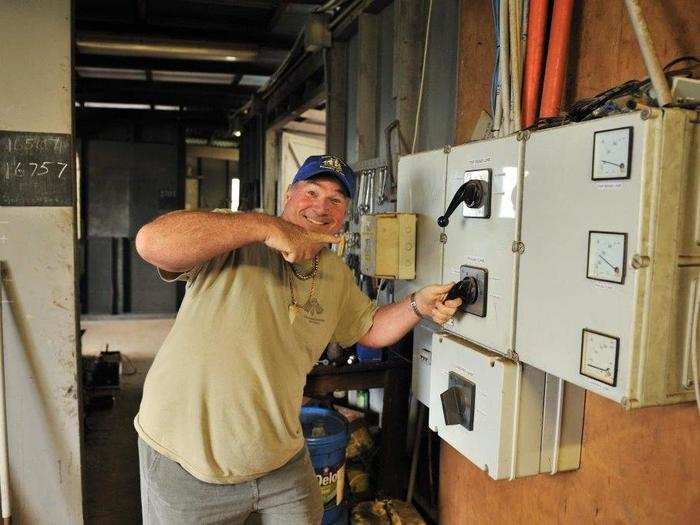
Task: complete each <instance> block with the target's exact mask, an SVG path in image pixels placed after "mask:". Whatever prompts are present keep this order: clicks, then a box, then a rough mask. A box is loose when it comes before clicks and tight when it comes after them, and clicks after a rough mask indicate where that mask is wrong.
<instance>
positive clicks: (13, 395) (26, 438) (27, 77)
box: [0, 0, 83, 525]
mask: <svg viewBox="0 0 700 525" xmlns="http://www.w3.org/2000/svg"><path fill="white" fill-rule="evenodd" d="M71 38H72V36H71V1H70V0H8V1H4V2H2V15H1V16H0V50H1V51H0V54H1V55H2V75H0V93H2V103H1V104H0V137H5V142H6V144H5V145H4V146H3V144H0V160H2V159H4V160H2V163H6V162H7V159H8V158H12V157H11V155H12V151H10V148H11V146H12V145H11V144H10V143H9V142H8V140H9V139H8V138H7V137H8V135H7V134H6V133H5V134H4V135H3V134H2V132H6V131H13V132H23V133H24V132H34V133H51V134H62V135H63V139H64V141H63V143H62V144H63V146H62V148H63V149H62V151H60V152H59V153H60V154H62V155H64V158H65V159H72V155H73V153H72V147H71V142H72V141H71V136H72V132H73V125H72V113H73V100H72V91H73V89H72V80H71V77H72V63H71ZM17 136H20V135H15V137H17ZM21 137H23V140H25V141H27V137H30V138H29V141H28V142H26V144H29V145H31V144H36V143H35V142H32V140H34V139H32V138H31V137H32V136H30V135H21ZM33 137H35V138H36V140H41V137H42V136H39V135H35V136H33ZM2 140H3V139H2V138H0V141H2ZM3 147H5V149H4V150H3ZM26 147H34V146H26ZM56 148H59V143H58V142H57V143H56ZM59 149H60V148H59ZM3 151H4V153H3ZM56 151H58V150H56ZM56 151H54V152H53V153H54V154H56ZM35 153H36V155H35V157H36V159H34V161H36V160H37V159H38V161H39V162H42V159H43V155H44V153H45V151H44V150H42V149H41V148H38V147H37V148H35ZM33 154H34V153H32V155H33ZM3 155H4V157H3ZM27 155H28V156H27V157H26V158H25V159H24V162H25V163H26V164H27V165H26V166H24V165H23V166H21V167H20V168H19V170H20V171H22V170H25V171H23V172H22V173H23V175H22V176H23V177H24V179H23V182H22V184H21V185H20V184H16V185H15V186H13V187H8V186H5V187H4V188H3V190H2V191H3V192H4V193H5V195H4V196H3V195H0V200H2V198H8V199H9V198H11V199H13V200H12V205H9V206H8V205H6V206H2V207H0V260H1V261H3V279H2V284H3V299H4V301H3V303H2V314H3V315H2V319H3V323H2V324H3V326H2V330H3V335H4V338H3V340H4V352H5V378H6V381H5V382H6V399H7V417H8V426H7V428H8V439H9V445H8V449H9V458H10V488H11V491H12V497H11V508H12V521H13V522H15V523H33V524H43V523H46V524H71V525H72V524H76V523H82V522H83V508H82V487H81V481H82V460H81V424H80V422H81V409H80V388H79V381H78V370H79V367H78V360H79V341H78V337H77V326H78V314H77V308H76V306H77V304H76V295H77V294H76V266H75V249H76V240H75V235H76V234H75V229H76V226H75V170H74V163H73V162H71V161H70V160H68V164H67V165H66V166H62V164H56V163H47V164H45V166H46V168H47V170H55V169H56V168H57V167H60V168H61V170H62V171H61V172H60V176H59V175H57V174H55V173H53V172H51V173H52V175H46V177H47V179H46V180H48V179H49V177H50V176H53V177H55V178H54V179H52V180H53V183H52V184H48V183H47V185H44V186H43V188H42V186H41V184H39V183H38V182H37V179H36V178H34V180H33V181H32V180H31V178H28V177H29V175H28V174H29V173H30V172H32V170H34V166H32V165H31V164H30V162H32V159H33V158H34V157H32V156H31V155H29V154H27ZM49 160H52V161H55V160H56V158H51V159H48V158H46V159H44V160H43V161H46V162H48V161H49ZM2 163H0V166H1V165H2ZM6 168H7V166H4V167H3V169H6ZM63 168H65V169H63ZM27 170H28V171H27ZM41 172H42V170H41V168H38V169H37V173H35V175H37V177H38V176H39V174H40V173H41ZM3 173H4V174H6V173H5V172H3ZM59 189H60V190H61V191H60V192H59V191H58V190H59ZM32 200H34V201H35V202H33V203H32V205H28V202H30V201H32ZM5 202H7V201H5Z"/></svg>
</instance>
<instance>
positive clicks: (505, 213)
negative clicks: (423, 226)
mask: <svg viewBox="0 0 700 525" xmlns="http://www.w3.org/2000/svg"><path fill="white" fill-rule="evenodd" d="M521 150H522V147H521V144H520V143H519V142H518V140H517V139H516V138H515V137H508V138H503V139H497V140H487V141H482V142H472V143H469V144H464V145H462V146H458V147H455V148H452V150H451V151H450V153H449V155H448V158H447V180H446V201H447V202H448V203H449V206H448V208H447V209H446V210H445V211H442V212H440V216H441V217H440V221H438V222H443V224H444V225H445V236H446V242H445V245H444V255H443V270H442V274H443V282H445V283H447V282H464V283H467V282H469V283H471V291H472V294H473V297H471V299H470V298H469V297H470V296H469V294H462V302H463V304H462V307H460V311H459V312H458V314H457V315H456V316H455V317H454V319H453V320H452V321H451V322H450V323H448V324H447V325H446V326H445V329H446V330H448V331H449V332H452V333H454V334H455V335H457V336H459V337H462V338H464V339H467V340H469V341H473V342H475V343H477V344H478V345H481V346H484V347H486V348H488V349H489V350H492V351H494V352H497V353H500V354H508V353H509V351H510V350H511V341H510V336H511V332H512V323H511V318H512V314H513V311H512V310H513V275H514V273H513V272H514V268H513V259H514V257H513V251H512V246H513V241H514V239H515V236H516V216H517V213H518V200H517V186H518V166H519V162H520V157H521V154H522V152H521ZM455 206H456V207H455ZM450 212H452V213H451V214H450ZM437 217H438V216H436V217H435V218H434V219H433V220H435V219H437ZM445 223H446V224H445ZM419 264H420V263H419Z"/></svg>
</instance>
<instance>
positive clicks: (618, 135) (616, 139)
mask: <svg viewBox="0 0 700 525" xmlns="http://www.w3.org/2000/svg"><path fill="white" fill-rule="evenodd" d="M631 161H632V128H631V127H627V128H618V129H609V130H605V131H596V132H595V134H594V135H593V173H592V177H591V178H592V179H593V180H615V179H629V178H630V163H631Z"/></svg>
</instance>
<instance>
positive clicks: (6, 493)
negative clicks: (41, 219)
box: [0, 261, 12, 525]
mask: <svg viewBox="0 0 700 525" xmlns="http://www.w3.org/2000/svg"><path fill="white" fill-rule="evenodd" d="M4 271H5V265H4V263H3V261H0V505H1V506H2V522H3V524H4V525H9V523H10V518H11V516H12V511H11V507H10V459H9V454H8V447H7V410H6V403H5V355H4V354H5V350H4V349H5V347H4V342H3V333H2V305H3V275H4Z"/></svg>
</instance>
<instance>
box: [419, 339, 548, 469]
mask: <svg viewBox="0 0 700 525" xmlns="http://www.w3.org/2000/svg"><path fill="white" fill-rule="evenodd" d="M432 349H433V352H432V354H433V360H432V367H431V385H430V398H431V404H430V415H429V424H430V427H431V428H432V429H433V430H435V431H436V432H437V433H438V435H439V436H440V437H441V438H442V439H444V440H445V441H447V442H448V443H449V444H450V445H451V446H452V447H454V448H455V449H456V450H458V451H459V452H460V453H461V454H462V455H463V456H465V457H466V458H467V459H469V460H470V461H471V462H472V463H474V464H475V465H477V466H478V467H479V468H481V469H483V470H485V471H486V472H487V473H488V474H489V476H491V477H492V478H493V479H506V478H510V477H521V476H528V475H533V474H538V473H539V472H540V445H541V439H542V417H543V413H542V407H543V402H544V379H545V374H544V373H543V372H540V371H539V370H536V369H535V368H532V367H528V366H525V367H523V368H522V369H521V368H520V367H521V365H518V364H516V363H513V362H512V361H509V360H508V359H506V358H504V357H502V356H499V355H498V354H495V353H492V352H488V351H486V350H483V349H479V348H478V347H476V346H475V345H470V344H468V343H465V342H463V341H461V340H459V339H457V338H454V337H451V336H449V335H445V334H435V335H433V343H432Z"/></svg>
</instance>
